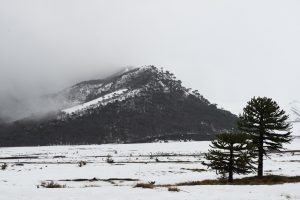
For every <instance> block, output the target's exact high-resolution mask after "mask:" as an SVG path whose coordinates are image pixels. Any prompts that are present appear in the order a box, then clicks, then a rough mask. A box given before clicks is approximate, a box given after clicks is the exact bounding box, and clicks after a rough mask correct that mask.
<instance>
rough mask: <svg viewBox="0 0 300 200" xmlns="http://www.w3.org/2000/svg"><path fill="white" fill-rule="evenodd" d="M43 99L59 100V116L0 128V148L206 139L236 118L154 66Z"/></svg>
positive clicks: (81, 84) (232, 122)
mask: <svg viewBox="0 0 300 200" xmlns="http://www.w3.org/2000/svg"><path fill="white" fill-rule="evenodd" d="M44 98H45V99H48V101H49V102H57V105H58V106H57V112H53V113H51V115H48V116H47V118H43V119H41V118H38V117H35V118H33V117H31V118H26V119H24V120H20V121H18V122H16V123H14V124H12V125H11V126H9V127H5V128H2V129H1V130H0V136H2V138H0V146H1V145H2V146H18V145H48V144H95V143H97V144H102V143H132V142H152V141H157V140H188V139H193V140H208V139H211V138H212V137H213V136H214V135H215V134H217V133H219V132H223V131H227V130H231V129H233V128H235V126H236V119H237V117H236V116H235V115H233V114H231V113H230V112H229V111H226V110H223V109H218V108H217V106H216V105H215V104H211V103H210V102H209V101H208V100H207V99H205V98H204V97H203V96H202V95H200V93H199V92H198V91H197V90H195V91H191V90H190V89H188V88H186V87H184V86H183V85H182V83H181V81H180V80H178V79H177V78H176V77H175V76H174V74H172V73H171V72H169V71H165V70H163V69H158V68H156V67H154V66H145V67H140V68H134V69H125V70H124V71H122V72H120V73H117V74H114V75H112V76H110V77H108V78H106V79H99V80H89V81H84V82H81V83H78V84H76V85H74V86H72V87H70V88H67V89H65V90H63V91H61V92H58V93H57V94H52V95H48V96H46V97H44ZM1 132H2V133H1Z"/></svg>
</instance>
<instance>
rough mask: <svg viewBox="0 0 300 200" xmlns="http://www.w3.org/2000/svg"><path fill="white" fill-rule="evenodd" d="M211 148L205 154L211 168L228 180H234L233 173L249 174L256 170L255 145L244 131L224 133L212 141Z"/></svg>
mask: <svg viewBox="0 0 300 200" xmlns="http://www.w3.org/2000/svg"><path fill="white" fill-rule="evenodd" d="M210 148H211V149H210V150H209V151H208V153H207V154H206V155H205V158H206V159H207V160H208V161H209V163H204V164H205V165H207V166H208V167H209V168H211V169H214V170H216V173H217V174H221V175H222V176H223V178H224V177H227V176H228V180H229V181H232V180H233V174H234V173H236V174H248V173H251V172H253V171H255V166H254V164H255V162H254V158H255V155H254V154H253V153H254V151H253V145H252V143H251V140H250V138H249V137H248V135H246V134H244V133H223V134H219V135H217V138H216V139H215V140H214V141H212V143H211V145H210Z"/></svg>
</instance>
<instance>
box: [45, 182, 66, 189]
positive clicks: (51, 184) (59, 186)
mask: <svg viewBox="0 0 300 200" xmlns="http://www.w3.org/2000/svg"><path fill="white" fill-rule="evenodd" d="M41 186H42V187H43V188H66V185H61V184H58V183H54V182H53V181H51V182H42V184H41Z"/></svg>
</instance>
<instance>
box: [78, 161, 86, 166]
mask: <svg viewBox="0 0 300 200" xmlns="http://www.w3.org/2000/svg"><path fill="white" fill-rule="evenodd" d="M86 164H87V162H86V161H80V162H79V163H78V166H79V167H83V166H85V165H86Z"/></svg>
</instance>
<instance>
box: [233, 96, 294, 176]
mask: <svg viewBox="0 0 300 200" xmlns="http://www.w3.org/2000/svg"><path fill="white" fill-rule="evenodd" d="M238 126H239V129H240V130H241V131H243V132H245V133H247V134H249V135H250V136H251V138H252V140H253V143H254V144H255V145H256V149H257V151H258V170H257V171H258V176H259V177H262V176H263V157H264V155H267V150H280V149H281V148H282V144H283V143H289V142H290V141H291V139H292V137H291V132H290V130H291V124H290V123H289V122H288V115H286V114H285V111H284V110H282V109H280V107H279V106H278V104H277V103H276V102H275V101H273V100H272V99H271V98H267V97H263V98H261V97H257V98H256V97H254V98H252V99H251V100H250V101H249V102H248V104H247V106H246V107H245V108H244V111H243V114H242V115H240V116H239V121H238Z"/></svg>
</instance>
